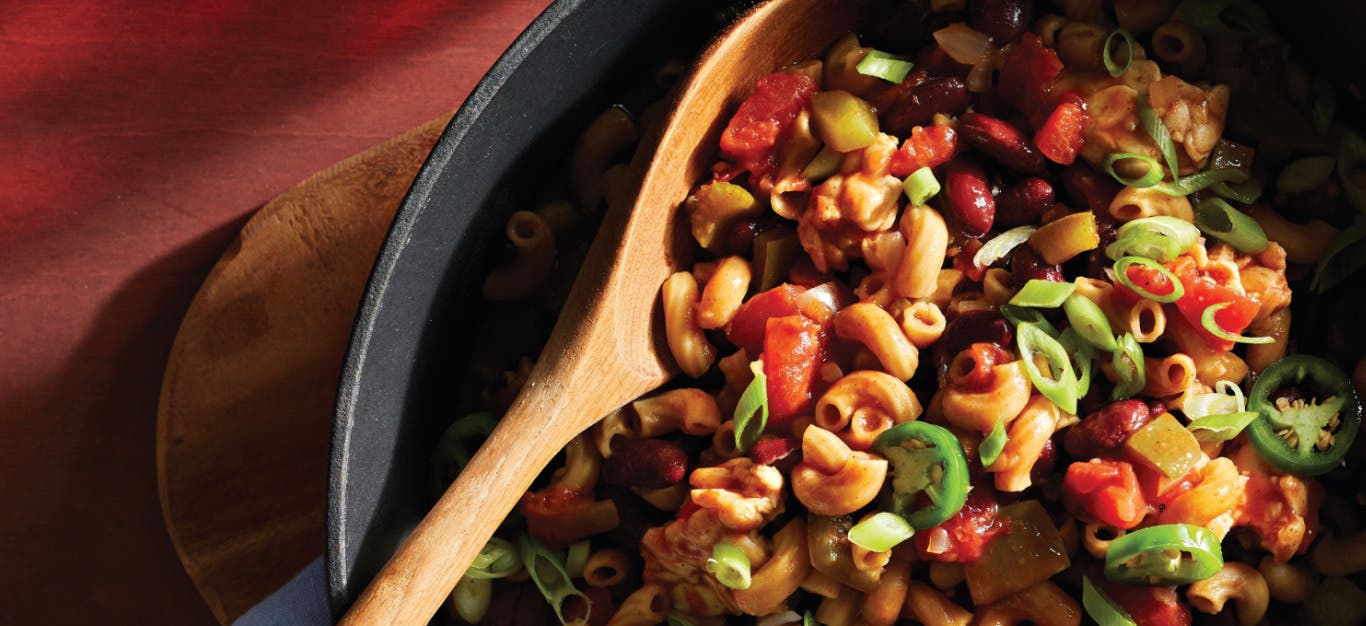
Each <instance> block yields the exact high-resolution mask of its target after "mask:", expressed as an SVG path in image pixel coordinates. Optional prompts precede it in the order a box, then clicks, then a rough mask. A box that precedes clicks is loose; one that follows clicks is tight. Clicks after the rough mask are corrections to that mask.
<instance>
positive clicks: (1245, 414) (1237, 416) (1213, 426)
mask: <svg viewBox="0 0 1366 626" xmlns="http://www.w3.org/2000/svg"><path fill="white" fill-rule="evenodd" d="M1258 415H1260V414H1259V413H1257V412H1256V411H1239V412H1237V413H1224V414H1221V415H1206V416H1205V417H1202V418H1199V419H1196V420H1194V421H1192V422H1191V423H1190V424H1187V425H1186V429H1187V430H1189V431H1191V434H1193V435H1195V439H1196V440H1197V441H1228V440H1230V439H1232V438H1234V437H1237V436H1238V433H1241V432H1243V429H1244V428H1247V425H1248V424H1251V423H1252V420H1255V419H1257V416H1258Z"/></svg>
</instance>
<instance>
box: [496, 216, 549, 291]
mask: <svg viewBox="0 0 1366 626" xmlns="http://www.w3.org/2000/svg"><path fill="white" fill-rule="evenodd" d="M507 237H508V241H511V242H512V247H513V248H514V249H516V251H517V256H516V257H515V258H514V259H513V260H512V262H511V263H509V264H508V265H506V266H503V267H501V268H498V269H497V270H494V271H493V272H492V273H490V274H489V275H488V278H486V279H485V280H484V290H483V293H484V297H485V298H488V299H490V300H517V299H519V298H525V297H527V296H529V295H531V294H532V293H534V292H535V291H536V290H537V289H540V287H541V285H543V284H544V283H545V280H546V278H548V277H549V276H550V272H551V270H553V269H554V268H555V233H554V231H552V230H551V228H550V224H548V223H547V222H546V221H545V218H543V217H541V216H540V215H538V214H536V213H532V212H531V211H518V212H516V213H513V214H512V217H511V218H510V219H508V225H507Z"/></svg>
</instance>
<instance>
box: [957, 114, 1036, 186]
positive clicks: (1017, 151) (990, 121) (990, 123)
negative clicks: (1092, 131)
mask: <svg viewBox="0 0 1366 626" xmlns="http://www.w3.org/2000/svg"><path fill="white" fill-rule="evenodd" d="M958 133H959V134H960V135H961V136H962V137H963V139H964V140H965V141H967V143H968V145H970V146H972V147H974V148H977V149H978V150H980V151H982V152H983V153H985V154H987V155H988V156H990V157H991V158H993V159H996V161H998V162H999V163H1000V164H1001V165H1004V166H1006V167H1008V168H1010V169H1012V170H1015V171H1017V172H1024V173H1026V174H1042V173H1043V172H1044V168H1045V166H1046V165H1047V161H1046V160H1045V159H1044V158H1043V154H1042V153H1040V152H1039V150H1038V148H1035V147H1034V144H1033V143H1031V141H1030V139H1029V137H1027V136H1025V134H1024V133H1022V132H1020V129H1018V128H1015V127H1014V126H1011V125H1010V124H1009V123H1008V122H1006V121H1005V120H1002V119H1000V118H995V117H991V116H989V115H983V114H981V113H964V114H963V115H961V116H959V118H958Z"/></svg>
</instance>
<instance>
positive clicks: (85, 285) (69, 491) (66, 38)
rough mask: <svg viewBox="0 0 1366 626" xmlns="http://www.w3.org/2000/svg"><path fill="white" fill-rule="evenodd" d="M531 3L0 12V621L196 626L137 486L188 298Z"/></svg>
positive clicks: (197, 618)
mask: <svg viewBox="0 0 1366 626" xmlns="http://www.w3.org/2000/svg"><path fill="white" fill-rule="evenodd" d="M547 3H548V2H547V0H503V1H501V2H481V1H478V0H444V1H419V0H409V1H399V2H391V3H382V4H377V3H363V2H347V1H343V2H323V1H322V0H300V1H298V2H284V3H281V2H265V1H263V0H257V1H240V0H239V1H232V0H206V1H203V2H196V3H188V4H187V3H175V4H172V3H158V2H141V1H135V0H103V1H99V2H97V1H94V0H75V1H59V0H30V1H26V2H8V3H0V58H3V59H5V62H4V63H0V137H4V140H3V144H4V150H0V285H3V286H4V288H3V289H0V477H3V478H0V480H2V481H3V485H4V491H5V496H6V499H5V505H4V506H3V507H0V562H3V563H4V564H5V567H4V570H3V573H0V624H34V623H44V624H86V623H92V622H98V623H107V624H212V623H214V622H215V621H216V620H215V619H214V616H213V613H211V612H210V611H209V610H208V608H207V607H206V605H205V603H204V601H203V600H202V599H201V598H200V597H199V594H198V593H197V591H196V589H195V587H194V585H193V584H192V582H191V579H190V578H189V577H188V576H187V575H186V573H185V571H184V570H183V569H182V567H181V565H180V562H179V560H178V559H177V555H176V553H175V551H174V549H173V548H172V544H171V541H170V540H169V537H168V535H167V532H166V530H165V526H164V525H163V521H162V514H161V510H160V506H159V504H158V497H157V487H156V472H155V458H156V456H155V450H154V440H155V438H154V435H155V433H154V425H155V419H156V409H157V403H158V390H159V388H160V385H161V380H162V374H163V368H164V366H165V364H166V359H167V356H168V354H169V352H170V349H171V345H172V341H173V338H174V336H175V333H176V329H177V327H178V326H179V322H180V319H181V317H182V316H183V315H184V314H185V311H186V308H187V306H188V305H189V303H190V301H191V298H192V297H193V295H194V294H195V292H196V290H197V289H198V287H199V285H200V284H201V282H202V281H203V280H204V277H205V276H206V275H207V273H208V272H209V270H210V268H211V267H212V266H213V264H214V263H215V262H216V261H217V259H218V258H219V256H220V255H221V254H222V253H223V252H224V250H225V248H226V247H227V246H228V243H229V242H230V241H231V240H232V238H233V237H234V235H236V233H237V231H238V229H239V228H240V227H241V226H242V224H243V223H244V222H245V220H246V218H247V217H248V216H249V215H250V214H251V213H252V212H253V211H254V210H255V209H256V208H257V207H259V206H261V205H262V204H263V203H265V202H266V201H268V200H269V199H271V198H272V197H274V196H276V195H278V194H280V193H281V192H283V191H285V190H286V189H289V188H290V187H291V186H293V185H294V184H296V183H298V182H299V181H301V180H304V179H305V178H307V177H309V176H310V175H312V174H314V173H316V172H318V171H320V170H322V169H324V168H326V167H328V166H329V165H331V164H333V163H336V162H338V161H340V160H342V159H343V158H346V157H347V156H349V155H352V154H355V153H357V152H359V151H361V150H363V149H365V148H367V147H369V146H373V145H375V144H377V143H380V142H382V141H384V140H386V139H388V138H390V137H393V136H395V135H397V134H399V133H401V132H403V131H405V130H408V129H411V128H413V127H415V126H417V125H419V124H421V123H423V122H424V121H426V120H430V119H433V118H435V117H437V116H439V115H442V114H443V113H445V112H448V111H450V110H451V109H453V108H454V107H455V106H456V105H458V104H459V102H460V101H461V100H462V99H463V98H464V97H465V95H466V94H468V93H469V91H470V89H471V88H472V87H473V86H474V84H475V83H476V82H477V81H478V79H479V77H480V76H481V75H482V74H483V73H484V71H486V70H487V68H488V67H489V66H490V65H491V64H492V63H493V61H494V60H495V59H496V58H497V56H498V54H500V52H501V51H502V50H503V49H504V48H505V47H506V46H507V45H508V44H509V43H510V42H511V41H512V39H513V38H515V37H516V35H517V33H519V32H520V31H521V29H522V28H524V27H525V26H526V24H528V23H529V22H530V21H531V19H532V18H534V17H535V15H536V14H537V13H539V11H540V10H541V9H543V8H544V6H545V5H546V4H547ZM297 417H298V418H299V419H306V418H307V417H306V416H303V415H300V416H297ZM311 417H312V419H324V420H325V419H326V416H325V415H324V416H311ZM284 425H285V424H284V423H282V424H281V427H284ZM314 450H315V451H319V452H321V451H325V450H326V446H325V443H322V444H319V447H317V448H315V449H314ZM241 453H242V454H252V453H253V452H252V451H251V450H250V449H247V450H242V451H241ZM315 467H317V468H319V470H318V471H319V472H321V468H322V467H323V463H322V460H321V457H319V459H318V461H317V464H316V465H315ZM316 478H317V480H318V485H319V487H318V491H317V492H316V493H317V494H321V485H322V484H323V481H324V479H325V476H324V475H323V474H322V473H319V474H318V475H317V477H316ZM224 491H225V494H224V495H225V496H226V497H236V498H252V497H256V494H252V493H240V492H239V493H233V492H230V491H229V490H227V489H226V486H225V488H224ZM299 505H300V506H301V507H311V508H312V510H313V511H321V510H322V508H323V502H322V500H321V497H320V496H318V499H317V500H316V501H310V500H308V497H307V496H301V501H300V503H299ZM313 515H314V517H312V518H306V519H308V520H309V521H308V523H307V524H302V525H301V528H304V527H306V526H308V525H311V526H312V530H300V531H299V533H300V536H305V535H308V534H310V533H311V534H312V542H313V547H312V553H313V554H314V555H317V554H320V553H321V551H322V541H323V539H322V529H321V521H320V520H321V517H320V514H319V513H314V514H313ZM298 554H302V550H301V551H300V552H299V553H298ZM295 558H300V559H302V560H301V561H300V562H299V565H300V566H302V565H303V564H304V562H306V561H307V559H305V558H303V557H301V556H296V557H295ZM309 558H311V557H309ZM282 567H283V566H282ZM289 573H292V572H289ZM287 574H288V573H282V574H281V575H284V576H286V577H287Z"/></svg>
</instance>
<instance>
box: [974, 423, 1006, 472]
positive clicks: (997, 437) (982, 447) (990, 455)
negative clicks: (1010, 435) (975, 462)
mask: <svg viewBox="0 0 1366 626" xmlns="http://www.w3.org/2000/svg"><path fill="white" fill-rule="evenodd" d="M1005 449H1006V422H1005V418H1001V417H998V418H996V425H995V426H992V427H991V433H989V434H988V435H987V436H986V437H984V438H983V439H982V443H980V444H977V458H978V459H981V461H982V467H987V466H989V465H991V464H992V463H995V462H996V459H997V458H998V457H1000V456H1001V451H1003V450H1005Z"/></svg>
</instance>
